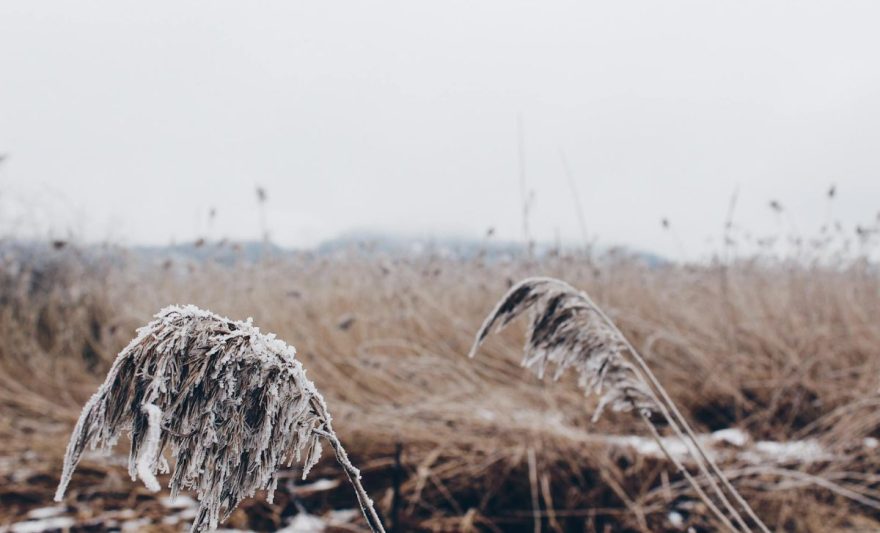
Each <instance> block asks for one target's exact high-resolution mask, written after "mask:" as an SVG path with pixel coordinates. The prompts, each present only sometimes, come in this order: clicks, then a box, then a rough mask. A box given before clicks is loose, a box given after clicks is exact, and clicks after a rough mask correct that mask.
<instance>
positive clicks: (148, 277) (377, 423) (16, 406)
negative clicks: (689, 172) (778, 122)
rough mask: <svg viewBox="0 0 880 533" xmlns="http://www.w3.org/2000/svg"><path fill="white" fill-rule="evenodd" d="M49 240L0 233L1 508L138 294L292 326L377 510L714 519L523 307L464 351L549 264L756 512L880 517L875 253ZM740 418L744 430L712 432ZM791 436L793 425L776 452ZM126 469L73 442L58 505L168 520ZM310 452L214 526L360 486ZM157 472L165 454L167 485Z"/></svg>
mask: <svg viewBox="0 0 880 533" xmlns="http://www.w3.org/2000/svg"><path fill="white" fill-rule="evenodd" d="M736 237H737V236H736V235H734V236H733V238H736ZM211 246H214V244H206V245H205V247H206V248H208V247H211ZM45 253H46V254H47V257H48V259H47V260H46V261H47V262H45V263H41V264H40V265H38V268H37V267H34V266H33V264H32V262H29V261H27V260H17V259H15V258H14V257H13V258H7V259H6V260H5V261H6V262H5V263H4V265H3V272H2V280H0V281H2V283H3V285H2V287H3V290H2V295H0V296H2V297H3V298H5V300H4V301H5V305H4V306H2V307H0V335H2V336H3V339H4V342H3V343H2V344H0V439H2V446H0V450H2V457H0V476H2V477H0V486H2V487H3V488H2V490H0V523H2V524H8V523H12V522H16V521H21V520H25V519H27V513H28V512H31V511H32V510H34V509H37V508H40V507H44V506H47V505H50V502H51V499H52V495H53V492H54V489H55V486H56V484H57V481H58V473H59V472H60V470H61V466H62V463H63V456H64V443H65V442H66V436H67V435H69V432H70V429H71V428H72V427H73V425H74V424H75V422H76V420H77V417H78V416H79V414H80V408H81V406H82V405H83V404H84V403H85V402H86V401H87V400H88V398H89V397H90V395H91V394H92V393H94V391H95V389H96V388H97V387H98V386H99V385H100V383H101V382H102V380H103V378H104V376H105V375H106V374H107V372H108V371H109V370H110V369H111V367H112V365H113V364H114V360H115V357H116V354H118V353H119V351H120V350H122V349H124V348H125V346H126V345H127V343H128V342H129V340H130V338H131V335H132V332H133V331H134V329H135V328H136V327H138V326H140V325H142V324H144V323H146V322H147V320H148V318H149V317H150V316H151V315H152V313H153V312H154V311H155V309H159V308H161V307H162V306H163V305H165V304H166V303H167V302H169V301H188V302H192V303H193V304H196V305H198V306H199V307H201V308H209V309H212V310H215V311H217V312H219V313H221V314H223V315H227V316H237V317H246V316H252V317H254V321H255V322H256V323H258V324H260V325H261V326H262V327H263V328H265V329H266V330H271V331H274V332H276V333H277V334H279V336H281V337H282V338H285V339H291V340H295V342H296V345H297V359H298V360H300V361H301V362H302V364H303V365H304V366H305V367H306V368H308V369H309V377H310V378H311V379H312V380H314V382H315V385H316V387H317V388H318V389H319V390H320V391H321V392H322V394H323V396H324V398H326V401H327V403H328V405H330V406H331V407H332V411H333V414H334V424H335V426H336V431H338V433H339V439H340V440H341V441H343V442H345V443H346V447H347V448H348V450H349V452H350V453H351V455H352V457H351V459H352V462H353V463H354V464H357V465H358V466H360V467H361V469H362V470H363V471H364V479H365V487H364V489H365V491H366V492H367V493H368V494H369V495H370V496H371V497H372V498H373V499H374V500H375V501H376V507H377V512H378V514H379V515H380V517H381V518H382V520H383V521H384V522H385V524H386V525H388V526H389V529H391V528H394V527H396V528H398V529H397V530H398V531H461V530H465V531H466V530H471V531H476V530H488V531H493V530H494V531H500V530H503V531H534V530H535V525H536V523H537V524H538V525H539V526H540V527H541V529H542V530H543V531H568V530H587V531H604V530H606V529H611V530H621V531H686V530H687V528H689V527H692V528H694V529H695V530H696V531H710V530H717V529H720V528H722V527H724V524H723V523H722V522H721V520H720V519H719V518H718V517H717V516H716V515H715V513H713V512H712V510H711V509H710V508H709V507H708V506H707V505H706V504H705V503H704V502H703V500H702V499H701V498H700V497H699V495H698V494H697V492H696V491H695V489H694V488H693V486H692V485H691V484H690V483H689V482H688V480H687V479H686V477H685V475H684V474H683V473H682V472H681V471H680V470H679V469H678V468H677V467H676V465H675V464H674V463H673V462H671V461H670V460H669V459H668V458H666V456H665V455H664V454H663V453H655V452H654V451H653V449H651V448H649V447H648V446H647V445H646V444H645V443H644V441H643V440H639V439H642V438H646V439H648V441H653V439H652V437H651V433H650V429H648V428H647V426H645V424H644V421H643V420H641V417H640V416H638V415H639V411H638V410H636V411H634V412H633V413H634V414H635V415H636V416H632V414H633V413H617V412H615V411H614V402H612V403H610V404H608V407H609V408H608V409H606V411H607V412H606V414H605V415H604V416H603V417H602V418H601V419H599V420H597V421H596V422H595V423H593V422H592V421H591V416H590V414H591V413H595V412H596V407H598V402H596V403H595V404H593V403H592V402H593V401H594V400H593V399H591V398H588V399H585V398H584V395H583V391H582V390H581V389H580V388H579V387H578V383H577V379H576V377H577V376H576V373H574V374H575V375H570V374H569V373H566V374H564V375H561V376H560V380H559V383H557V384H555V385H554V386H549V385H547V384H546V383H544V382H543V381H542V380H539V379H535V378H534V377H532V376H531V375H530V373H528V372H525V371H523V370H522V369H521V368H520V366H519V362H520V359H521V358H520V354H521V352H522V342H521V338H522V335H523V333H524V332H525V330H524V328H523V327H522V326H521V325H520V324H518V323H511V325H510V327H509V328H508V330H507V331H504V332H500V334H499V335H496V336H492V337H491V338H487V340H486V341H485V343H484V344H483V345H482V347H481V348H480V357H477V358H475V359H473V360H472V361H468V360H467V359H465V358H464V355H465V354H467V352H468V349H469V348H470V347H471V345H472V341H473V334H474V331H475V329H476V326H477V325H479V324H480V323H481V321H482V320H483V318H484V317H485V313H486V311H487V310H488V309H491V308H492V305H493V303H494V302H495V301H496V300H497V298H498V296H499V295H501V294H503V293H504V292H505V291H507V290H509V289H510V288H511V287H512V286H513V285H514V282H515V281H516V280H520V279H523V278H526V277H529V276H551V277H555V278H559V279H565V280H566V281H567V282H569V283H570V284H571V286H573V287H577V288H578V289H580V290H583V291H585V292H586V293H588V294H589V295H590V297H591V299H592V300H593V301H594V302H595V304H596V305H597V306H598V307H600V308H601V310H602V311H603V312H604V313H605V315H606V316H607V317H608V318H609V319H610V320H612V321H613V323H614V324H615V326H616V327H617V328H619V330H620V332H621V333H622V334H623V336H624V337H625V338H626V339H627V340H628V342H629V343H630V344H631V345H632V347H633V348H635V349H636V350H637V351H638V352H639V353H640V354H641V356H642V357H643V359H644V361H645V363H646V364H647V365H648V366H649V367H650V370H651V371H652V372H653V373H654V375H655V376H656V378H657V380H658V382H660V383H662V385H663V387H664V388H665V390H666V391H667V393H668V395H669V398H670V399H671V400H672V401H673V402H674V404H675V405H676V406H677V408H678V409H679V411H680V412H681V415H682V417H684V418H685V419H686V420H687V421H688V422H689V423H690V425H691V427H692V429H693V431H694V433H695V435H696V437H697V440H698V441H699V443H700V444H701V445H703V446H704V448H706V452H707V455H709V456H710V458H711V459H712V460H713V461H715V462H716V464H717V465H718V467H719V469H720V470H721V472H722V473H723V474H724V475H725V477H727V479H728V480H729V481H730V483H731V484H732V485H733V486H735V488H736V489H737V491H738V492H739V493H740V494H741V495H742V497H743V499H744V500H745V501H747V502H749V504H750V505H751V506H752V507H753V509H754V512H755V514H756V515H757V516H759V517H760V518H761V519H762V520H763V521H764V522H765V523H766V525H767V527H768V528H769V529H771V530H789V531H828V530H846V529H862V530H871V529H877V528H878V527H880V514H878V509H880V480H878V479H877V478H876V476H874V475H873V473H874V472H878V471H880V460H878V459H877V454H876V448H875V447H873V446H876V443H877V439H880V416H878V415H877V413H878V412H880V411H878V410H877V406H878V405H880V396H878V393H877V391H878V389H880V382H878V379H880V353H878V349H877V347H878V346H880V303H878V302H880V297H878V295H880V274H878V272H877V269H876V266H874V264H873V263H872V262H871V261H869V260H861V259H854V260H851V261H850V260H846V261H844V260H840V261H831V260H817V261H789V260H787V259H780V258H778V257H775V256H774V255H772V254H768V255H764V256H761V255H759V256H755V257H753V258H749V259H748V260H729V261H726V262H719V263H708V264H703V265H671V264H657V265H647V264H645V263H644V262H642V261H640V260H639V259H638V258H634V257H632V256H628V255H626V254H622V253H612V254H606V255H603V256H593V257H592V258H588V257H585V256H583V255H581V254H566V253H559V254H557V255H553V256H547V257H543V258H541V259H540V260H529V261H526V260H520V259H517V258H502V257H493V256H491V255H487V256H485V257H478V258H474V259H468V260H464V259H457V258H450V257H444V256H441V255H437V256H431V255H425V256H423V257H418V258H411V257H409V258H401V257H395V256H383V255H382V254H381V253H379V252H371V253H363V252H360V251H353V252H351V253H348V254H340V255H338V256H335V257H333V259H332V260H331V259H329V258H327V257H324V256H319V255H309V254H300V255H296V256H290V257H283V258H270V259H267V260H264V261H261V262H249V261H240V262H234V263H231V264H230V263H221V262H214V261H211V260H202V261H199V262H191V263H189V262H186V261H182V260H179V259H177V258H173V259H171V260H169V261H166V260H164V259H163V260H157V261H156V262H154V263H150V262H145V261H142V260H135V259H133V258H131V257H129V256H126V255H125V254H124V253H121V254H108V256H107V257H106V258H105V259H102V260H101V261H98V262H95V261H93V260H88V261H86V260H84V259H83V257H86V256H88V255H89V252H88V251H77V250H76V248H75V247H74V246H72V245H71V246H68V247H66V248H64V249H61V250H54V249H49V250H47V251H46V252H45ZM13 264H14V265H16V266H15V268H13V266H11V265H13ZM32 271H33V272H32ZM36 271H39V272H40V274H36V273H35V272H36ZM68 272H74V273H76V274H75V275H70V274H68ZM41 317H42V318H41ZM340 317H345V318H346V320H345V322H346V324H347V326H346V327H345V328H341V327H340V322H341V319H340ZM609 383H610V382H609ZM605 390H607V388H603V391H605ZM133 407H137V406H133ZM162 410H163V412H164V411H165V409H164V408H163V409H162ZM138 416H139V417H142V416H144V415H143V414H139V415H138ZM662 419H663V417H662V416H660V415H657V414H652V420H653V421H655V422H658V426H657V430H658V432H659V433H660V434H661V438H662V440H661V442H662V443H663V444H664V445H667V446H669V451H670V452H671V453H672V455H673V456H674V457H675V458H676V459H678V460H680V461H682V464H683V465H684V466H685V467H686V468H688V469H689V470H691V471H692V472H694V478H695V479H697V480H698V483H700V486H701V488H702V489H703V490H704V491H705V492H706V493H707V494H709V495H710V496H712V498H713V499H715V500H716V502H719V503H720V500H717V498H716V497H715V496H714V492H713V489H712V488H711V487H710V486H709V485H708V484H707V482H706V481H703V478H704V476H702V475H699V466H698V465H697V464H696V463H695V462H694V461H695V460H694V459H693V458H692V457H691V454H688V453H686V452H687V450H684V451H685V453H678V452H677V450H676V449H675V443H674V442H672V441H670V440H669V439H670V438H673V439H674V438H675V435H674V430H673V429H672V428H671V426H669V425H668V424H666V423H663V422H661V421H662ZM148 426H149V424H147V427H148ZM734 429H735V430H738V431H739V432H741V434H742V435H744V437H743V438H742V439H729V438H722V437H717V438H716V437H714V436H713V435H714V432H717V431H719V430H734ZM794 445H797V446H800V447H801V448H802V450H801V451H798V452H797V453H777V452H774V451H773V450H774V447H776V448H780V447H785V446H789V448H784V449H785V450H788V449H797V448H796V447H795V446H794ZM804 450H806V451H804ZM813 450H815V452H814V451H813ZM658 451H659V450H658ZM398 452H399V453H398ZM331 463H332V461H331V462H327V461H324V460H322V461H319V463H318V464H317V465H316V466H315V467H314V469H313V470H312V473H311V474H310V479H321V478H334V479H337V478H343V480H344V477H343V476H342V475H341V473H340V471H339V470H338V467H336V466H334V464H331ZM127 474H128V472H127V464H126V461H121V462H120V461H119V460H117V459H116V458H115V457H113V456H111V457H109V458H102V457H98V456H95V455H90V454H88V453H86V454H84V455H83V458H82V461H81V463H80V466H79V467H78V470H77V473H76V474H75V475H74V476H73V477H72V478H71V482H70V485H69V486H68V490H67V497H66V499H65V504H66V505H67V506H68V510H67V511H66V512H68V513H69V515H70V516H73V517H76V520H78V521H79V522H78V523H88V524H95V523H99V522H100V521H102V520H105V519H106V520H109V518H106V517H108V516H111V515H112V516H115V515H118V514H119V513H121V512H123V510H126V509H127V510H132V511H133V512H135V513H138V516H140V517H146V518H149V519H150V520H151V521H152V523H154V524H155V525H156V527H165V526H162V525H161V521H162V516H163V512H164V511H163V510H162V507H161V505H160V504H159V501H160V500H159V498H158V497H157V496H155V495H153V494H152V493H149V492H148V491H146V490H144V489H137V488H135V487H134V486H133V485H132V484H130V483H129V482H128V481H127V480H126V479H125V477H127ZM301 474H302V472H301V470H299V469H298V468H297V465H294V467H293V471H286V470H282V471H281V472H280V473H279V477H278V479H279V483H278V488H277V490H276V494H275V504H274V505H272V506H267V505H266V504H265V503H264V502H263V501H262V498H261V496H262V494H259V493H258V494H257V495H256V496H258V497H257V498H246V499H245V500H243V501H242V502H241V504H240V505H239V507H238V508H237V510H236V511H234V512H233V513H232V515H231V516H230V517H229V519H228V521H227V522H226V523H225V524H226V526H227V527H238V528H242V529H247V528H251V529H257V530H274V529H277V528H280V527H282V526H284V525H285V524H287V523H288V522H289V521H290V520H292V519H293V517H294V516H297V515H299V514H301V513H302V511H303V510H306V511H308V512H309V513H312V514H315V515H323V514H325V513H328V512H329V511H330V510H332V509H352V508H354V509H357V507H358V501H357V498H356V497H355V494H354V493H353V492H352V491H351V489H350V488H348V487H347V486H346V485H345V484H341V485H340V484H335V485H333V484H327V488H322V489H321V490H311V489H309V490H300V488H299V487H298V486H297V485H296V484H294V483H293V479H294V478H296V479H298V478H300V477H301ZM166 476H167V474H162V473H157V479H158V481H159V482H160V483H162V484H165V483H167V481H169V480H170V478H169V477H166ZM120 480H121V481H120ZM731 503H732V504H734V505H738V504H736V502H734V501H731ZM720 505H721V507H722V508H723V504H720ZM740 509H742V508H741V506H740ZM728 515H729V513H728ZM742 518H743V519H744V520H748V518H747V517H746V516H743V517H742ZM734 524H735V521H734ZM168 527H171V526H168ZM174 527H177V526H174ZM172 529H173V528H172ZM175 530H176V529H175Z"/></svg>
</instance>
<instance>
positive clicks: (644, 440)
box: [0, 420, 880, 533]
mask: <svg viewBox="0 0 880 533" xmlns="http://www.w3.org/2000/svg"><path fill="white" fill-rule="evenodd" d="M544 422H545V424H544V427H545V428H547V429H548V430H550V431H553V432H554V433H556V434H558V435H560V436H565V437H567V438H571V439H573V440H577V441H583V442H590V443H594V444H605V445H608V446H612V447H618V448H627V449H630V450H632V451H634V452H635V453H637V454H639V455H642V456H646V457H655V458H658V459H661V460H662V459H665V454H664V452H663V448H665V449H666V451H668V452H669V453H670V454H671V455H673V456H674V457H676V458H677V459H680V460H682V461H685V462H686V461H687V460H688V458H689V453H690V452H689V450H688V445H687V444H686V443H685V442H683V441H682V440H681V439H679V438H677V437H668V436H667V437H661V438H660V441H659V442H658V441H656V440H655V439H654V438H652V437H650V436H642V435H601V434H596V433H589V432H586V431H583V430H580V429H578V428H573V427H571V426H566V425H564V424H562V423H561V420H551V421H550V422H549V424H548V423H547V422H548V421H547V420H545V421H544ZM697 440H698V441H699V443H700V444H701V445H702V446H703V448H704V449H705V450H706V452H707V453H708V454H709V455H710V456H713V457H714V458H717V459H719V460H724V461H726V460H737V461H740V462H745V463H748V464H752V465H762V464H777V465H778V464H790V463H800V464H805V463H813V462H820V461H826V460H831V459H833V458H834V456H833V455H832V454H831V453H830V452H829V451H828V450H826V449H825V448H823V447H822V445H821V444H820V443H819V442H818V441H816V440H814V439H805V440H794V441H787V442H776V441H755V440H753V439H752V438H751V436H750V435H749V434H748V433H746V432H745V431H743V430H741V429H737V428H728V429H722V430H719V431H716V432H714V433H707V434H701V435H698V436H697ZM862 444H863V445H864V447H865V448H866V449H869V450H871V449H875V448H877V447H878V446H880V441H878V440H877V439H875V438H873V437H868V438H865V439H864V440H863V443H862ZM661 446H662V447H661ZM339 484H340V481H339V480H335V479H319V480H316V481H314V482H313V483H310V484H306V485H297V486H296V487H295V489H294V490H296V491H297V492H300V493H309V492H319V491H324V490H332V489H335V488H336V487H338V486H339ZM159 502H160V503H161V504H162V505H163V506H164V507H165V508H166V509H167V510H168V513H167V515H166V516H165V517H164V518H162V519H161V523H162V524H164V525H169V526H178V527H180V529H181V531H186V530H188V529H189V525H190V523H191V522H192V520H193V519H194V518H195V516H196V512H197V509H198V505H199V504H198V502H197V501H196V500H194V499H193V498H192V497H190V496H187V495H183V494H182V495H179V496H178V497H177V498H174V499H172V498H170V497H169V496H164V497H162V498H160V499H159ZM71 511H72V509H70V508H68V507H67V506H65V505H56V506H52V507H41V508H38V509H33V510H31V511H30V512H29V513H28V514H27V520H24V521H21V522H17V523H14V524H11V525H7V526H0V533H36V532H41V531H53V530H64V529H66V528H70V527H73V526H75V525H76V524H77V523H76V519H75V518H74V517H72V516H65V515H66V514H67V513H68V512H71ZM105 518H106V521H105V524H106V525H107V526H112V527H114V528H119V529H121V530H122V531H138V530H141V529H143V528H144V527H146V526H147V525H149V524H150V520H149V519H146V518H142V517H138V516H137V515H136V513H135V512H134V511H131V510H127V511H117V512H115V513H111V514H108V515H107V516H106V517H105ZM358 518H359V512H358V510H356V509H343V510H336V511H330V512H328V513H326V514H325V515H323V516H316V515H311V514H308V513H300V514H298V515H296V516H294V517H293V518H292V519H291V520H290V522H289V523H288V524H287V525H286V526H285V527H283V528H282V529H280V530H279V531H282V532H284V533H312V532H315V533H318V532H321V531H324V530H325V529H327V528H328V527H331V526H337V525H345V524H351V523H353V522H355V521H356V520H357V519H358ZM668 520H669V522H670V524H671V525H672V526H673V527H675V525H676V524H677V523H678V522H679V521H680V520H681V516H680V515H679V514H678V513H676V512H673V513H670V514H669V516H668ZM218 532H225V533H242V532H241V531H240V530H234V529H220V530H218Z"/></svg>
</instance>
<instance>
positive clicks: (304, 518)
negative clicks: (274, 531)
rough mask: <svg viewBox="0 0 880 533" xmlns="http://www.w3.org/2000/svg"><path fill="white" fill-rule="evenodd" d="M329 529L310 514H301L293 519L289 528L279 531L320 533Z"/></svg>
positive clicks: (279, 532) (283, 532) (287, 532)
mask: <svg viewBox="0 0 880 533" xmlns="http://www.w3.org/2000/svg"><path fill="white" fill-rule="evenodd" d="M326 528H327V524H326V523H324V521H323V520H321V519H320V518H318V517H317V516H314V515H310V514H308V513H299V514H298V515H296V516H294V517H293V520H291V521H290V524H288V525H287V527H283V528H281V529H279V530H278V533H320V532H321V531H324V530H325V529H326Z"/></svg>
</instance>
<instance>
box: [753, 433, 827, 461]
mask: <svg viewBox="0 0 880 533" xmlns="http://www.w3.org/2000/svg"><path fill="white" fill-rule="evenodd" d="M743 456H744V457H746V458H748V459H751V462H757V463H760V462H764V461H765V460H767V459H769V460H771V461H775V462H777V463H788V462H799V463H811V462H816V461H822V460H825V459H830V458H831V456H830V455H829V454H828V453H827V452H826V451H825V449H824V448H823V447H822V445H821V444H819V442H818V441H816V440H814V439H808V440H793V441H789V442H775V441H766V440H765V441H760V442H757V443H755V446H754V448H753V450H752V451H749V452H747V453H745V454H743ZM755 459H757V460H755Z"/></svg>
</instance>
